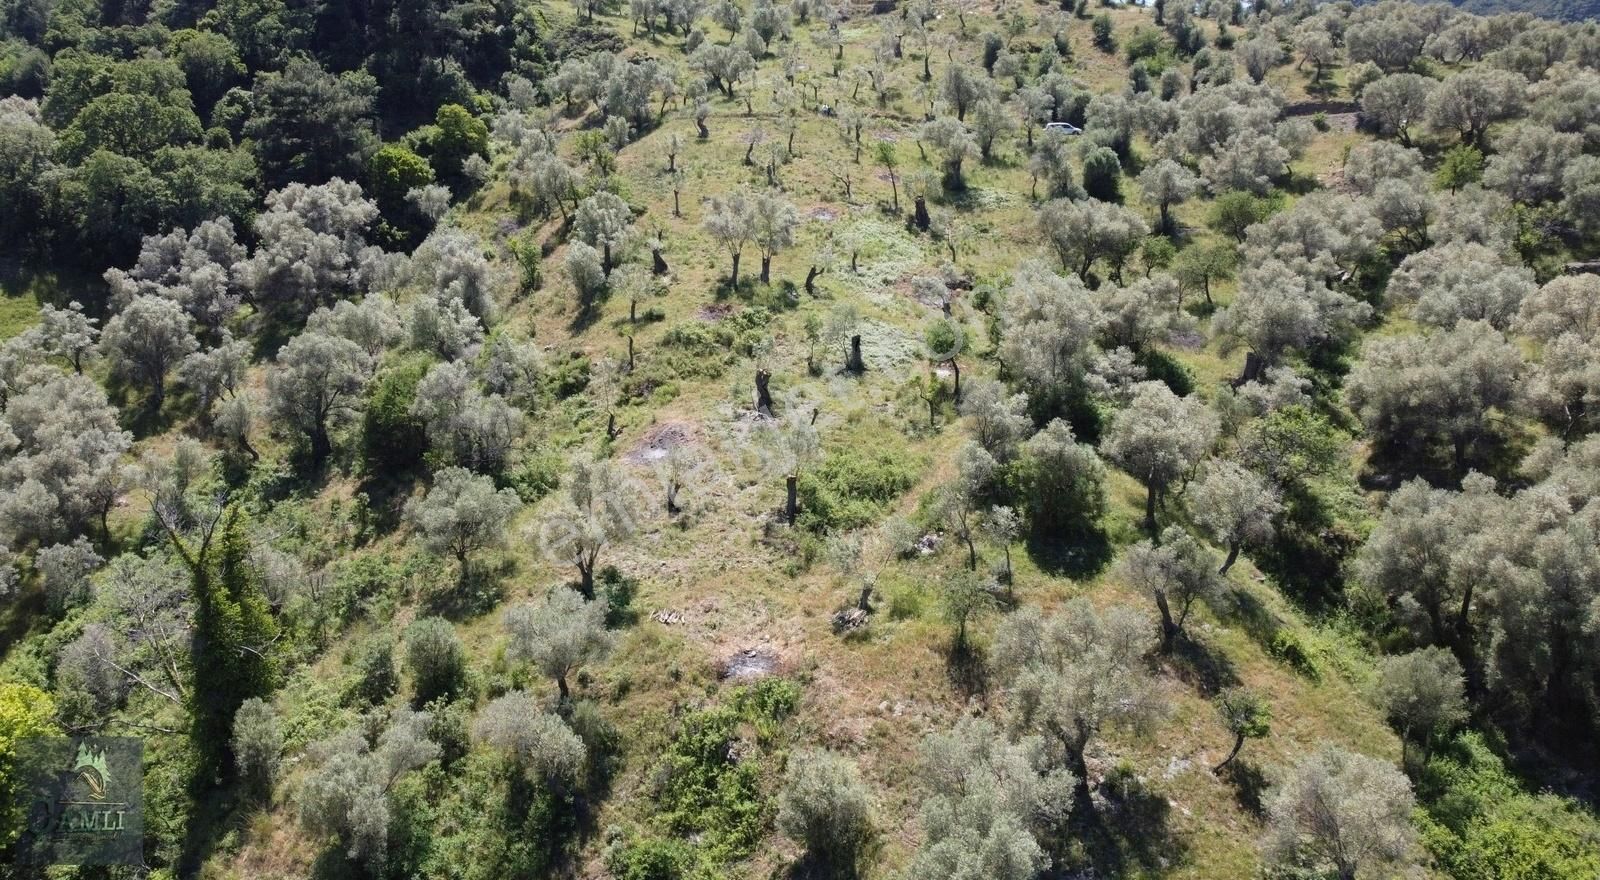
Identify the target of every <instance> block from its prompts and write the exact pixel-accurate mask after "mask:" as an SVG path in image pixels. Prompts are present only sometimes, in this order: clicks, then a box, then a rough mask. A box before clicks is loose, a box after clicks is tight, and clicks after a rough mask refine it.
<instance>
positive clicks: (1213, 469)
mask: <svg viewBox="0 0 1600 880" xmlns="http://www.w3.org/2000/svg"><path fill="white" fill-rule="evenodd" d="M1280 495H1281V493H1280V491H1279V489H1278V487H1277V486H1275V485H1273V484H1272V483H1270V482H1268V481H1267V479H1266V478H1265V477H1263V476H1261V475H1260V474H1258V473H1256V472H1255V471H1252V470H1250V469H1248V468H1246V467H1244V466H1243V465H1240V464H1239V463H1237V462H1234V461H1230V460H1228V459H1218V460H1214V461H1212V462H1211V464H1210V465H1209V466H1208V467H1207V468H1206V470H1205V473H1204V474H1202V475H1201V477H1200V479H1199V480H1196V481H1195V482H1194V483H1192V484H1191V485H1190V486H1189V488H1188V490H1187V491H1185V492H1184V504H1185V505H1186V506H1187V507H1188V509H1189V515H1190V516H1191V517H1192V518H1193V519H1194V522H1195V525H1197V526H1199V527H1200V528H1201V529H1203V530H1205V532H1206V533H1207V534H1208V535H1210V536H1211V538H1212V540H1214V541H1216V542H1217V543H1219V544H1221V545H1223V546H1224V547H1227V548H1228V556H1227V558H1226V559H1224V560H1223V561H1222V567H1221V568H1220V569H1218V570H1217V574H1220V575H1226V574H1227V573H1228V569H1230V568H1232V567H1233V563H1234V562H1235V561H1237V560H1238V559H1239V551H1240V550H1241V549H1242V548H1243V547H1244V545H1245V544H1247V543H1259V542H1262V541H1266V540H1268V539H1269V538H1271V537H1272V532H1273V528H1274V527H1273V521H1274V520H1275V519H1277V517H1278V515H1279V514H1280V513H1282V512H1283V501H1282V499H1281V497H1280Z"/></svg>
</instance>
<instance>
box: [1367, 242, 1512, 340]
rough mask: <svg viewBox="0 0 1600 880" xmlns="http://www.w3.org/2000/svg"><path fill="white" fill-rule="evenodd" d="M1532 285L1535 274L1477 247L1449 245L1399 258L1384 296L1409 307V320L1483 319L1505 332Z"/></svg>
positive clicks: (1451, 322) (1448, 323) (1440, 323)
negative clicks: (1410, 309)
mask: <svg viewBox="0 0 1600 880" xmlns="http://www.w3.org/2000/svg"><path fill="white" fill-rule="evenodd" d="M1536 287H1537V283H1536V282H1535V281H1534V277H1533V270H1531V269H1529V268H1527V267H1525V266H1520V265H1516V266H1513V265H1509V264H1507V263H1505V262H1504V261H1503V260H1501V259H1500V256H1499V254H1497V253H1495V252H1494V251H1493V250H1491V249H1489V248H1487V247H1485V246H1483V245H1481V244H1473V243H1470V242H1450V243H1447V244H1440V245H1435V246H1434V247H1431V248H1428V249H1427V250H1422V251H1418V252H1416V253H1414V254H1411V255H1409V256H1407V257H1406V258H1405V259H1404V260H1402V261H1401V262H1400V265H1399V267H1398V268H1396V269H1395V271H1394V274H1392V275H1390V276H1389V286H1388V288H1387V289H1386V291H1385V296H1387V297H1390V298H1392V299H1395V300H1397V301H1399V302H1407V303H1412V304H1413V307H1412V317H1414V318H1416V319H1417V320H1418V321H1420V322H1422V323H1424V324H1427V325H1429V326H1432V327H1439V328H1441V329H1445V330H1448V329H1450V328H1452V327H1454V326H1455V325H1456V324H1457V323H1458V322H1460V321H1487V322H1489V324H1490V325H1491V326H1493V327H1495V328H1496V329H1499V330H1505V329H1507V328H1508V327H1510V325H1511V322H1512V319H1514V318H1515V317H1516V316H1517V313H1518V311H1519V310H1520V309H1521V307H1522V301H1523V300H1524V299H1525V298H1526V297H1528V296H1531V295H1532V294H1533V292H1534V291H1535V289H1536Z"/></svg>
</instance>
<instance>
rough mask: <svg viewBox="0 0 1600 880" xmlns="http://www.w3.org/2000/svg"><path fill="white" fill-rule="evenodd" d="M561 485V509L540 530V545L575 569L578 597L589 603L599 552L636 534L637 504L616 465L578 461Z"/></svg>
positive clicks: (586, 459) (586, 460) (551, 514)
mask: <svg viewBox="0 0 1600 880" xmlns="http://www.w3.org/2000/svg"><path fill="white" fill-rule="evenodd" d="M563 482H564V483H565V484H566V487H567V493H566V498H565V499H563V500H564V502H565V503H563V504H562V505H561V506H560V507H558V508H557V509H556V510H554V511H552V512H551V513H549V514H548V515H546V516H545V518H544V520H543V522H542V523H541V524H540V527H539V541H540V545H541V547H542V548H543V549H544V551H545V552H546V553H548V554H550V555H551V556H552V557H554V558H557V559H563V560H566V561H568V562H571V563H572V565H573V566H574V567H576V568H577V570H578V591H579V592H580V593H582V594H583V598H585V599H593V598H594V575H595V570H596V565H597V564H598V563H599V560H600V551H602V550H604V549H605V548H606V547H607V546H610V545H612V544H617V543H621V542H623V541H626V540H628V539H629V538H630V537H632V536H633V534H634V532H635V531H637V529H638V523H637V520H636V519H635V516H636V511H637V510H638V509H639V508H638V500H637V499H636V498H635V497H634V495H633V492H632V490H631V487H629V486H628V485H627V482H626V480H625V478H624V476H623V474H622V472H621V470H620V469H619V468H618V467H617V465H616V464H614V463H613V462H611V461H609V460H605V459H591V458H579V459H578V460H576V461H574V462H573V463H572V466H571V470H570V471H569V473H568V475H567V479H566V480H564V481H563Z"/></svg>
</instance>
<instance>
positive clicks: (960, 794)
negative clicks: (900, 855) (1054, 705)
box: [912, 717, 1077, 880]
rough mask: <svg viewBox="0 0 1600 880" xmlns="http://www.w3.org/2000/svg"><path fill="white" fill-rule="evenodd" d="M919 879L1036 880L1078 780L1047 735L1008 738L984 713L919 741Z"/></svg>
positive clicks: (916, 866) (916, 860) (915, 868)
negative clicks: (1062, 762)
mask: <svg viewBox="0 0 1600 880" xmlns="http://www.w3.org/2000/svg"><path fill="white" fill-rule="evenodd" d="M919 751H920V760H919V762H918V769H919V771H920V772H919V775H918V779H919V782H920V784H921V786H922V787H923V789H924V791H925V792H926V795H927V797H926V799H925V800H923V802H922V808H921V814H922V826H923V832H924V835H925V836H924V839H923V843H922V845H921V846H920V847H918V849H917V853H916V856H915V857H914V859H913V862H912V866H913V867H912V872H913V873H914V874H915V875H916V876H919V877H948V878H958V877H959V878H972V880H977V878H992V880H1033V878H1034V877H1037V876H1038V875H1039V873H1040V872H1041V871H1043V870H1045V869H1046V868H1047V867H1049V865H1050V856H1049V855H1048V853H1047V852H1046V850H1045V846H1044V845H1043V844H1041V840H1042V841H1044V842H1045V843H1050V842H1052V840H1053V838H1055V837H1056V835H1058V834H1059V833H1060V832H1061V831H1062V830H1063V829H1064V827H1065V822H1066V819H1067V815H1068V813H1069V812H1070V810H1071V808H1072V797H1071V791H1072V789H1073V787H1074V786H1075V785H1076V784H1077V780H1076V779H1075V778H1074V777H1073V776H1072V774H1071V773H1069V772H1067V771H1066V770H1064V769H1062V768H1061V767H1060V765H1059V762H1058V761H1054V760H1052V758H1051V756H1050V754H1049V752H1048V750H1047V749H1046V747H1045V742H1044V740H1043V738H1041V737H1038V736H1025V737H1022V738H1021V739H1020V740H1019V741H1016V742H1013V741H1011V740H1010V739H1009V738H1008V737H1007V736H1006V734H1005V731H1003V730H1001V729H1000V728H998V727H997V726H996V725H995V724H994V723H993V722H991V721H988V720H987V719H983V718H970V717H966V718H962V719H961V720H960V721H959V722H957V723H956V726H955V727H954V728H952V729H950V730H948V731H942V732H935V733H930V734H928V735H927V736H926V737H924V738H923V740H922V746H921V748H920V750H919Z"/></svg>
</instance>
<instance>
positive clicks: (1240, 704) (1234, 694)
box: [1211, 687, 1272, 773]
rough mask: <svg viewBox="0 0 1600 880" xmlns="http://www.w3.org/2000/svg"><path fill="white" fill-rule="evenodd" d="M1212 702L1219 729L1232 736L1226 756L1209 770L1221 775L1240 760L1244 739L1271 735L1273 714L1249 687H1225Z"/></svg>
mask: <svg viewBox="0 0 1600 880" xmlns="http://www.w3.org/2000/svg"><path fill="white" fill-rule="evenodd" d="M1212 702H1213V704H1214V705H1215V706H1216V707H1217V716H1218V717H1219V718H1221V719H1222V726H1223V727H1226V728H1227V729H1228V732H1229V733H1231V734H1233V748H1231V749H1229V750H1228V756H1227V757H1226V758H1223V759H1222V763H1220V764H1218V765H1217V766H1215V767H1212V768H1211V772H1212V773H1221V772H1222V770H1223V768H1224V767H1227V766H1228V765H1229V764H1231V763H1233V759H1234V758H1237V757H1239V750H1240V749H1242V748H1244V741H1245V740H1247V739H1260V738H1261V737H1264V736H1266V735H1267V734H1268V733H1269V732H1271V729H1272V712H1271V711H1270V709H1269V708H1268V707H1267V702H1266V701H1265V700H1263V699H1262V698H1261V697H1260V695H1258V694H1257V693H1255V692H1254V691H1252V690H1250V689H1249V688H1243V687H1231V688H1226V689H1224V690H1223V691H1222V692H1220V693H1218V694H1217V696H1216V699H1215V700H1213V701H1212Z"/></svg>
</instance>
